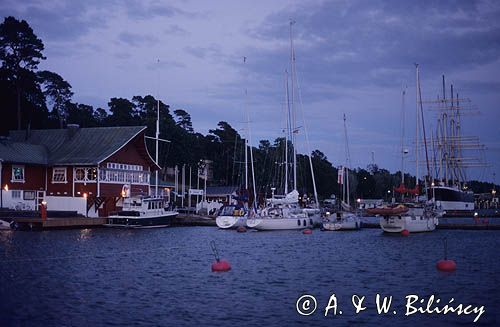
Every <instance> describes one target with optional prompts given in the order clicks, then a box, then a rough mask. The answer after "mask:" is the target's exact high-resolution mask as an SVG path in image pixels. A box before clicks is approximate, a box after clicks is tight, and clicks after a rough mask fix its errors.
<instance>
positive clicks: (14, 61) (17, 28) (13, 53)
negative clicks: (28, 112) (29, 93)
mask: <svg viewBox="0 0 500 327" xmlns="http://www.w3.org/2000/svg"><path fill="white" fill-rule="evenodd" d="M43 49H44V46H43V42H42V40H41V39H39V38H38V37H37V36H36V35H35V33H34V32H33V30H32V29H31V27H30V26H29V25H28V23H27V22H26V21H25V20H22V21H18V20H17V19H16V18H14V17H12V16H9V17H6V18H5V20H4V21H3V23H2V24H0V60H1V61H2V67H1V69H2V70H4V71H5V72H6V76H7V78H8V80H10V81H11V82H13V83H14V85H15V88H16V100H17V101H16V104H17V129H21V96H22V90H23V88H22V82H23V77H25V76H27V75H29V74H28V73H29V72H31V71H33V70H35V69H37V67H38V64H39V63H40V60H43V59H45V57H44V56H43V54H42V51H43Z"/></svg>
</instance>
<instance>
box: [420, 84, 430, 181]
mask: <svg viewBox="0 0 500 327" xmlns="http://www.w3.org/2000/svg"><path fill="white" fill-rule="evenodd" d="M418 97H419V102H420V114H421V116H422V131H423V137H424V146H425V163H426V167H427V178H426V179H425V183H427V182H428V178H429V177H430V167H429V154H428V151H427V137H426V134H425V120H424V107H423V105H422V89H421V87H420V77H419V80H418ZM426 186H427V185H426Z"/></svg>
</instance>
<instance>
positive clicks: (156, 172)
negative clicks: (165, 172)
mask: <svg viewBox="0 0 500 327" xmlns="http://www.w3.org/2000/svg"><path fill="white" fill-rule="evenodd" d="M159 63H160V59H158V64H159ZM159 74H160V72H159V71H158V88H159V87H160V81H159V79H160V77H159ZM157 96H158V99H156V101H157V108H156V134H155V136H156V137H155V147H156V151H155V152H156V153H155V162H156V165H157V166H158V167H159V166H160V165H159V163H158V141H159V137H160V90H158V95H157ZM158 167H157V168H158ZM155 180H156V182H155V196H158V169H156V170H155ZM175 192H177V189H176V190H175Z"/></svg>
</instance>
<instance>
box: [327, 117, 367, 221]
mask: <svg viewBox="0 0 500 327" xmlns="http://www.w3.org/2000/svg"><path fill="white" fill-rule="evenodd" d="M344 138H345V153H346V166H344V167H340V169H339V178H338V182H339V185H341V187H342V191H341V193H342V202H341V204H340V208H339V210H337V212H334V213H333V215H331V216H329V217H327V218H326V220H325V221H323V229H324V230H327V231H337V230H355V229H359V228H361V219H360V218H359V216H358V215H357V214H356V213H355V212H354V209H353V208H352V207H351V204H350V191H351V190H350V184H349V166H350V161H351V158H350V153H349V142H348V140H347V124H346V117H345V114H344Z"/></svg>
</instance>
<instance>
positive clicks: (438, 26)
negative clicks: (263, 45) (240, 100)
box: [250, 1, 500, 87]
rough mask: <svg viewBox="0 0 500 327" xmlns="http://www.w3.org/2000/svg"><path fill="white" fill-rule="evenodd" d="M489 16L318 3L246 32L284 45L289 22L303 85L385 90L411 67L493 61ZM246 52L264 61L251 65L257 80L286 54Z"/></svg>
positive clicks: (493, 23)
mask: <svg viewBox="0 0 500 327" xmlns="http://www.w3.org/2000/svg"><path fill="white" fill-rule="evenodd" d="M495 15H496V16H497V17H498V16H500V5H499V4H498V3H494V2H485V1H450V2H448V1H439V2H434V1H427V2H412V3H408V2H400V1H370V2H360V1H349V2H341V1H325V2H323V3H322V4H320V5H319V6H317V5H316V4H314V5H309V4H308V3H305V4H303V5H301V6H299V7H297V8H291V9H287V10H284V11H281V12H277V13H274V14H272V15H270V16H269V17H267V18H266V19H265V21H264V22H263V23H262V24H261V25H260V26H258V27H256V28H254V30H252V31H250V32H251V34H252V35H253V36H254V37H256V38H258V39H259V40H262V41H265V42H279V43H280V44H283V45H284V46H285V45H286V44H287V42H286V41H287V38H288V30H289V28H288V21H289V18H290V17H293V18H294V19H295V21H296V24H295V25H294V26H293V32H294V39H295V44H296V53H297V60H298V62H299V65H300V66H301V67H307V69H306V70H305V72H304V76H303V77H304V78H305V79H306V80H308V81H314V82H315V83H319V84H331V85H339V84H341V85H343V86H347V85H349V86H352V87H357V86H360V85H377V86H380V85H385V86H388V85H393V84H394V81H395V80H396V79H397V80H398V82H397V83H401V80H402V79H405V77H406V75H407V73H406V72H408V71H411V69H412V64H413V63H414V62H418V63H420V64H421V67H422V69H424V70H426V71H440V72H442V71H446V72H454V71H457V70H461V69H464V68H466V67H471V66H474V65H482V64H487V63H491V62H494V61H496V60H498V58H500V23H499V22H498V20H496V19H492V17H494V16H495ZM250 50H251V51H252V52H253V54H254V56H256V57H259V56H264V57H266V60H265V61H262V62H261V63H260V64H259V63H258V64H257V65H255V66H254V67H253V68H255V69H256V72H259V73H262V74H266V73H267V72H268V71H270V68H271V69H272V67H276V66H277V65H279V66H283V64H282V63H283V61H284V60H286V58H287V56H286V53H287V49H259V48H253V49H250ZM280 63H281V64H280ZM300 66H299V67H300ZM325 72H331V73H330V74H325Z"/></svg>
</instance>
